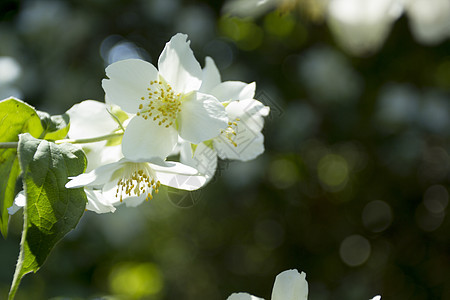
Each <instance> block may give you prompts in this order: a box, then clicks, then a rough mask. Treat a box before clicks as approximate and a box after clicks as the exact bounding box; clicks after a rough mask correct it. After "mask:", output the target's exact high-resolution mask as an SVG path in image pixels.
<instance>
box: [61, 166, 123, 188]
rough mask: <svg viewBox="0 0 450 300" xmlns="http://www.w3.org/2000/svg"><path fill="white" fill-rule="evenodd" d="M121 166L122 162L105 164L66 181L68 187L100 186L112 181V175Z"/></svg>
mask: <svg viewBox="0 0 450 300" xmlns="http://www.w3.org/2000/svg"><path fill="white" fill-rule="evenodd" d="M119 168H121V163H120V162H114V163H111V164H107V165H103V166H101V167H99V168H97V169H94V170H92V171H91V172H89V173H83V174H80V175H78V176H76V177H71V178H70V179H71V180H70V181H69V182H68V183H66V188H68V189H74V188H79V187H84V186H90V187H99V186H102V185H104V184H105V183H106V182H108V181H110V179H111V177H112V175H113V174H114V172H115V171H116V170H118V169H119Z"/></svg>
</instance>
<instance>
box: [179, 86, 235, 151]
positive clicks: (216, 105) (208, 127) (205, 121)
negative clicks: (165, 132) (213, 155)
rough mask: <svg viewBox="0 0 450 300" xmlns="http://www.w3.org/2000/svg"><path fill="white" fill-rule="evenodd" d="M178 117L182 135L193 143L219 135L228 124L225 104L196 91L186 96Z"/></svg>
mask: <svg viewBox="0 0 450 300" xmlns="http://www.w3.org/2000/svg"><path fill="white" fill-rule="evenodd" d="M178 119H179V133H180V136H181V137H182V138H183V139H185V140H186V141H189V142H191V143H193V144H199V143H201V142H203V141H206V140H209V139H212V138H214V137H216V136H218V135H219V134H220V130H221V129H224V128H226V127H227V124H228V123H227V122H228V118H227V115H226V112H225V108H224V107H223V105H222V104H221V103H220V102H219V101H218V100H217V99H216V98H214V97H213V96H210V95H207V94H202V93H196V92H193V93H192V94H190V95H189V96H188V97H185V99H184V101H183V103H182V104H181V112H180V115H179V118H178Z"/></svg>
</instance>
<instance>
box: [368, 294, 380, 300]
mask: <svg viewBox="0 0 450 300" xmlns="http://www.w3.org/2000/svg"><path fill="white" fill-rule="evenodd" d="M370 300H381V296H380V295H377V296H375V297H373V298H372V299H370Z"/></svg>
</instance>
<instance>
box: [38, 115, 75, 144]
mask: <svg viewBox="0 0 450 300" xmlns="http://www.w3.org/2000/svg"><path fill="white" fill-rule="evenodd" d="M37 113H38V115H39V117H40V118H41V123H42V127H43V128H44V134H45V135H44V137H43V138H44V139H46V140H60V139H63V138H65V137H66V136H67V133H68V132H69V125H70V124H69V122H70V117H69V115H68V114H62V115H57V116H50V115H49V114H48V113H46V112H42V111H38V112H37Z"/></svg>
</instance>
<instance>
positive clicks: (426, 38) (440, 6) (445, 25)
mask: <svg viewBox="0 0 450 300" xmlns="http://www.w3.org/2000/svg"><path fill="white" fill-rule="evenodd" d="M404 2H405V10H406V12H407V14H408V19H409V25H410V26H409V27H410V28H411V31H412V33H413V34H414V37H415V38H416V39H417V40H418V41H419V42H421V43H425V44H430V45H431V44H437V43H439V42H441V41H442V40H444V39H445V38H449V37H450V1H448V0H404Z"/></svg>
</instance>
